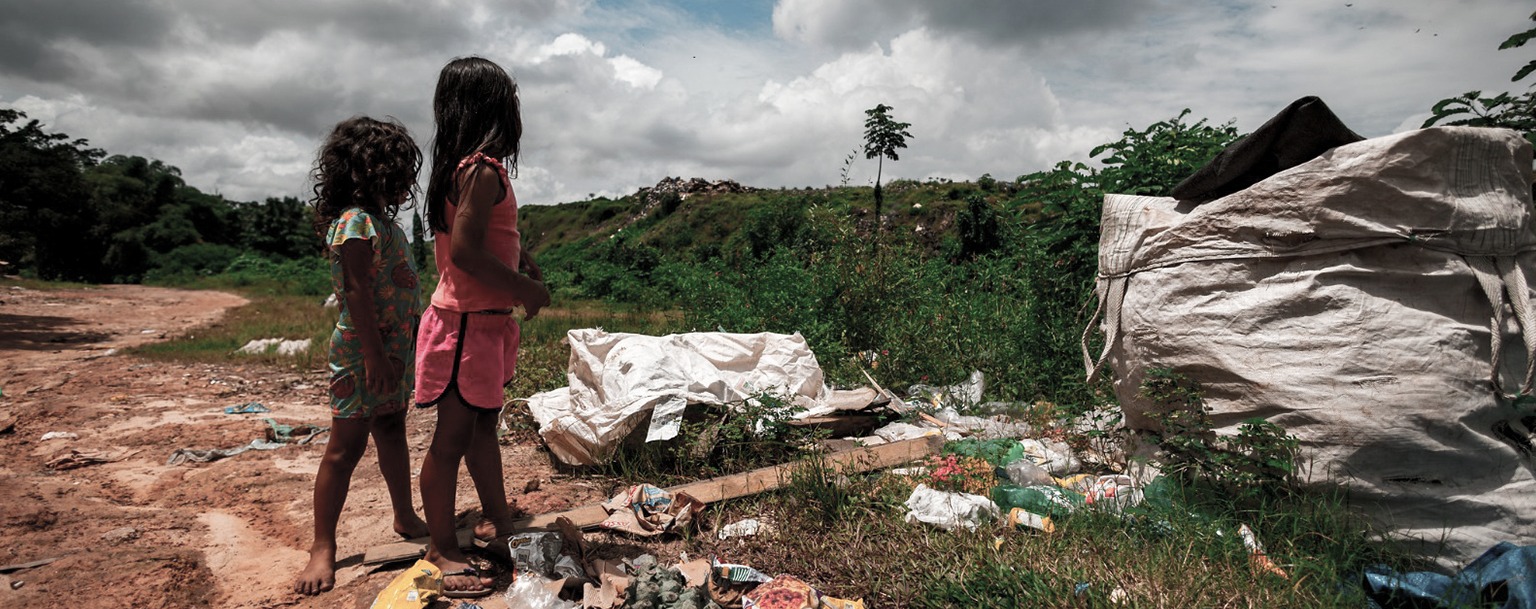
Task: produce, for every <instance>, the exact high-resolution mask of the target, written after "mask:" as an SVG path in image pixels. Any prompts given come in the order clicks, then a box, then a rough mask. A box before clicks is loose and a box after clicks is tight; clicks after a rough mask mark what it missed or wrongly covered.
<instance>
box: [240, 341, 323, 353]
mask: <svg viewBox="0 0 1536 609" xmlns="http://www.w3.org/2000/svg"><path fill="white" fill-rule="evenodd" d="M310 342H311V339H308V338H305V339H299V340H286V339H282V338H258V339H254V340H252V341H250V342H248V343H245V346H243V347H240V348H239V349H235V353H242V354H245V355H261V354H263V353H269V352H271V351H272V350H273V348H276V351H277V354H278V355H297V354H299V353H303V352H305V351H308V350H309V345H310Z"/></svg>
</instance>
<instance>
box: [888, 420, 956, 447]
mask: <svg viewBox="0 0 1536 609" xmlns="http://www.w3.org/2000/svg"><path fill="white" fill-rule="evenodd" d="M941 433H943V432H941V431H939V430H938V429H935V428H932V427H919V426H917V425H913V424H911V423H902V422H900V421H898V422H895V423H891V424H890V425H886V426H885V427H881V428H880V429H876V430H875V435H876V436H878V437H879V438H880V439H881V440H885V441H886V442H897V441H901V440H911V439H913V438H921V437H923V436H932V435H938V434H941Z"/></svg>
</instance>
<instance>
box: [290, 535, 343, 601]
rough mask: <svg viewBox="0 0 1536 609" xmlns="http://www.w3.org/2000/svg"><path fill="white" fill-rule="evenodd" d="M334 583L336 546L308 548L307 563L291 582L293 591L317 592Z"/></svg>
mask: <svg viewBox="0 0 1536 609" xmlns="http://www.w3.org/2000/svg"><path fill="white" fill-rule="evenodd" d="M335 585H336V546H329V547H317V548H311V549H310V550H309V564H307V565H304V570H303V571H300V572H299V577H298V578H297V579H295V580H294V582H293V591H294V592H298V593H299V594H319V593H321V592H325V591H328V590H330V589H331V587H333V586H335Z"/></svg>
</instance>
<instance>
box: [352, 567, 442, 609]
mask: <svg viewBox="0 0 1536 609" xmlns="http://www.w3.org/2000/svg"><path fill="white" fill-rule="evenodd" d="M442 592H443V576H442V571H439V570H438V568H437V566H436V565H433V564H432V563H430V562H427V561H426V560H425V559H422V560H418V561H416V564H414V565H411V568H409V569H406V570H404V571H401V572H400V574H399V575H396V576H395V578H394V579H393V580H390V582H389V585H387V586H384V589H383V590H381V591H379V595H378V596H377V597H374V599H373V604H372V605H369V606H368V609H425V608H426V607H427V605H430V604H432V600H433V599H435V598H437V597H438V595H440V594H442Z"/></svg>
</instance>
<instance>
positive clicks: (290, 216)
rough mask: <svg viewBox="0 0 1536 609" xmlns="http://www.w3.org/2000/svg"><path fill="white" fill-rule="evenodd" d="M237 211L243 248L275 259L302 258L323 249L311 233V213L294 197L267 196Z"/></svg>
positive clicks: (312, 231)
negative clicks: (243, 243)
mask: <svg viewBox="0 0 1536 609" xmlns="http://www.w3.org/2000/svg"><path fill="white" fill-rule="evenodd" d="M238 209H239V210H240V220H241V224H242V228H243V229H244V231H245V234H244V238H243V241H244V242H245V246H246V248H247V249H252V250H256V251H258V252H261V253H263V254H267V255H269V256H275V257H278V258H304V257H307V256H313V255H315V254H316V253H318V252H319V251H320V249H321V247H323V244H322V243H321V239H320V236H319V235H318V234H316V233H315V225H314V212H313V210H311V209H310V208H309V206H307V205H305V204H304V202H303V201H300V200H298V199H297V198H294V197H282V198H277V197H268V198H267V200H266V201H264V202H262V203H244V204H241V205H240V206H239V208H238Z"/></svg>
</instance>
